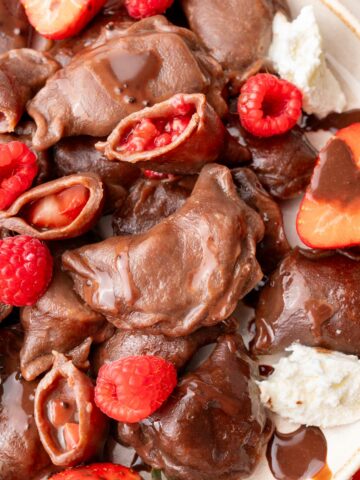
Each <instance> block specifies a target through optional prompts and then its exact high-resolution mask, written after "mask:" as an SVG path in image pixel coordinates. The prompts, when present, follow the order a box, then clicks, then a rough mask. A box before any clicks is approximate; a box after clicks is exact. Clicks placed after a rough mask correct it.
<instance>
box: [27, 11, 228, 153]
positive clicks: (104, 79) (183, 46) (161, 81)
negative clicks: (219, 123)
mask: <svg viewBox="0 0 360 480" xmlns="http://www.w3.org/2000/svg"><path fill="white" fill-rule="evenodd" d="M223 87H224V77H223V72H222V69H221V66H220V65H219V64H218V63H217V62H216V60H214V59H213V58H212V57H211V56H210V55H209V54H208V52H207V51H206V50H205V48H204V47H203V46H202V45H201V43H200V42H199V40H198V38H197V37H196V36H195V35H194V34H193V33H192V32H190V31H189V30H187V29H185V28H180V27H177V26H174V25H172V24H170V23H169V22H168V21H167V20H166V19H165V17H162V16H155V17H150V18H146V19H143V20H141V21H139V22H135V23H134V24H133V25H131V26H130V27H128V28H125V29H123V30H120V31H119V32H117V35H115V36H113V37H111V38H109V39H108V40H107V41H105V42H104V43H102V44H100V45H99V44H95V45H93V46H92V47H89V48H84V49H83V50H81V51H80V52H79V53H78V54H77V55H75V56H74V57H73V59H72V60H71V61H70V63H69V64H68V65H66V66H65V67H64V68H62V69H61V70H59V71H58V72H56V73H55V75H53V76H52V77H51V79H49V81H48V82H47V83H46V85H45V87H44V88H42V89H41V90H40V91H39V92H38V94H37V95H36V96H35V97H34V99H33V100H31V101H30V102H29V103H28V106H27V110H28V113H29V115H30V116H31V117H32V118H33V119H34V120H35V122H36V125H37V131H36V134H35V136H34V145H35V148H36V149H38V150H43V149H46V148H49V147H50V146H52V145H55V144H56V143H57V142H58V141H59V140H60V139H61V138H63V137H69V136H78V135H90V136H93V137H107V136H108V135H109V134H110V133H111V131H112V130H113V129H114V128H115V127H116V125H117V124H118V123H119V122H120V120H122V119H123V118H125V117H127V116H128V115H130V114H132V113H134V112H137V111H139V110H141V109H142V108H144V107H145V106H147V105H149V104H150V105H154V104H156V103H159V102H162V101H164V100H166V99H167V98H170V97H172V96H173V95H175V94H176V93H204V94H205V95H206V96H207V99H208V100H209V102H210V103H211V105H212V106H213V107H214V108H215V110H216V111H217V112H218V113H219V114H220V116H221V115H224V114H225V113H226V111H227V106H226V103H225V101H224V99H223V97H222V94H221V93H222V89H223Z"/></svg>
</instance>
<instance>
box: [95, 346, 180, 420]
mask: <svg viewBox="0 0 360 480" xmlns="http://www.w3.org/2000/svg"><path fill="white" fill-rule="evenodd" d="M176 383H177V376H176V369H175V367H174V366H173V365H172V364H171V363H169V362H167V361H166V360H164V359H163V358H161V357H155V356H151V355H142V356H134V357H126V358H122V359H120V360H118V361H116V362H112V363H108V364H106V365H103V366H102V367H101V369H100V371H99V376H98V378H97V381H96V387H95V403H96V405H97V406H98V407H99V408H100V410H102V412H103V413H105V415H107V416H108V417H110V418H114V419H115V420H118V421H119V422H126V423H135V422H138V421H140V420H143V419H144V418H146V417H148V416H149V415H151V414H152V413H154V412H155V411H156V410H157V409H158V408H159V407H160V406H161V405H162V404H163V403H164V402H165V400H166V399H167V398H168V397H169V395H170V394H171V392H172V391H173V390H174V388H175V386H176Z"/></svg>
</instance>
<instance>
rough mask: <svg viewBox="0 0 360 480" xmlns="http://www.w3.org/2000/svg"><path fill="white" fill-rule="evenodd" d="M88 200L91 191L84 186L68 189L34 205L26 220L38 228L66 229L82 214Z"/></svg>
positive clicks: (42, 199) (29, 210)
mask: <svg viewBox="0 0 360 480" xmlns="http://www.w3.org/2000/svg"><path fill="white" fill-rule="evenodd" d="M88 199H89V190H88V189H87V188H85V187H83V186H82V185H75V186H74V187H69V188H66V189H65V190H63V191H62V192H60V193H57V194H53V195H47V196H46V197H44V198H41V199H40V200H36V201H35V202H34V203H32V204H31V205H30V207H29V208H28V209H27V212H26V214H25V216H26V220H27V221H28V222H29V223H31V224H32V225H34V226H35V227H38V228H61V227H65V226H67V225H69V224H70V223H71V222H72V221H73V220H75V218H76V217H77V216H78V215H79V214H80V213H81V211H82V209H83V208H84V207H85V205H86V203H87V201H88Z"/></svg>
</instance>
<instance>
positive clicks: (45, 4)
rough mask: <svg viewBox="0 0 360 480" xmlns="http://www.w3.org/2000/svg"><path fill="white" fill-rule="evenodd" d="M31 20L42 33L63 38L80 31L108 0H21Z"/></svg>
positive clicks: (53, 37) (55, 37)
mask: <svg viewBox="0 0 360 480" xmlns="http://www.w3.org/2000/svg"><path fill="white" fill-rule="evenodd" d="M21 3H22V4H23V6H24V7H25V11H26V14H27V16H28V19H29V22H30V23H31V25H32V26H33V27H34V28H35V30H37V31H38V32H39V33H40V34H41V35H43V36H44V37H47V38H51V39H53V40H62V39H64V38H68V37H72V36H73V35H76V34H77V33H79V32H80V31H81V30H82V29H83V28H84V27H85V26H86V25H87V23H89V22H90V20H91V19H92V18H93V17H94V16H95V15H96V14H97V13H98V12H99V11H100V9H101V8H102V7H103V6H104V4H105V3H106V0H21Z"/></svg>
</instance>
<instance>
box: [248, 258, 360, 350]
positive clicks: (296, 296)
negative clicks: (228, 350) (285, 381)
mask: <svg viewBox="0 0 360 480" xmlns="http://www.w3.org/2000/svg"><path fill="white" fill-rule="evenodd" d="M359 282H360V262H359V261H358V260H352V259H351V258H348V257H346V256H344V255H340V254H339V253H333V252H324V253H313V252H311V251H302V250H299V249H296V250H294V251H293V252H291V253H290V254H289V255H288V256H287V257H286V258H285V259H284V260H283V261H282V262H281V264H280V265H279V267H278V268H277V269H276V270H275V272H274V273H273V274H272V276H271V277H270V280H269V282H268V283H267V285H266V286H265V288H264V289H263V290H262V292H261V295H260V299H259V303H258V306H257V308H256V316H255V325H256V335H255V338H254V340H253V341H252V351H253V352H254V353H255V354H259V355H267V354H273V353H278V352H282V351H283V350H284V349H285V348H286V347H289V346H290V345H291V344H292V343H294V342H299V343H301V344H302V345H307V346H309V347H321V348H326V349H329V350H337V351H340V352H343V353H347V354H353V355H358V356H359V355H360V320H359V310H360V289H359Z"/></svg>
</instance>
